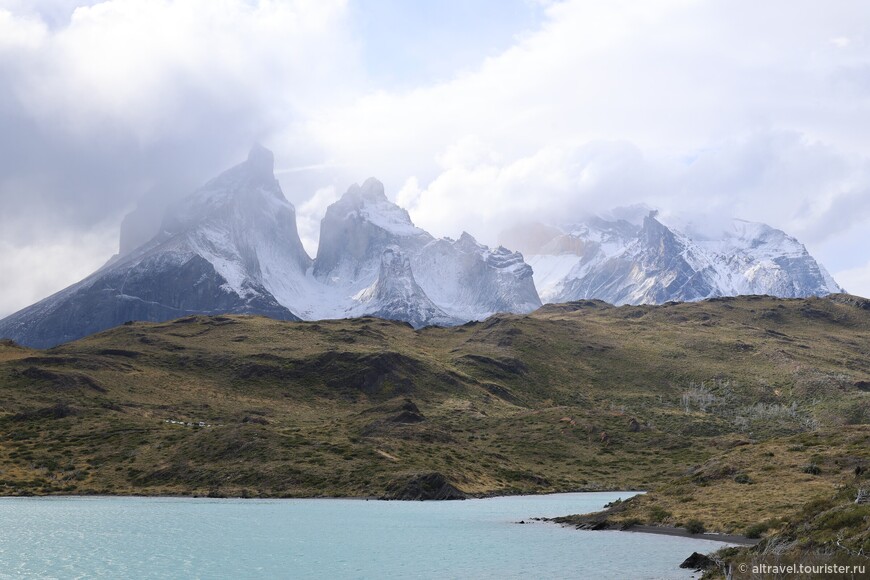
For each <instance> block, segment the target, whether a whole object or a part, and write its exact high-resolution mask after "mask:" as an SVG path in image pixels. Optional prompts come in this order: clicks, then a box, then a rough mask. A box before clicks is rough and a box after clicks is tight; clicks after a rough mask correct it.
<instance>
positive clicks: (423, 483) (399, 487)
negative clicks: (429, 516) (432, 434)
mask: <svg viewBox="0 0 870 580" xmlns="http://www.w3.org/2000/svg"><path fill="white" fill-rule="evenodd" d="M467 497H468V496H467V495H466V494H465V492H463V491H461V490H460V489H459V488H457V487H456V486H455V485H453V484H452V483H450V482H449V481H448V480H447V478H446V477H444V476H443V475H442V474H440V473H438V472H435V471H432V472H428V473H416V474H413V475H410V476H408V477H407V478H401V479H398V480H396V481H394V482H393V483H392V484H391V485H390V486H389V487H388V488H387V491H386V493H385V494H384V496H383V497H382V498H381V499H399V500H427V499H437V500H446V499H466V498H467Z"/></svg>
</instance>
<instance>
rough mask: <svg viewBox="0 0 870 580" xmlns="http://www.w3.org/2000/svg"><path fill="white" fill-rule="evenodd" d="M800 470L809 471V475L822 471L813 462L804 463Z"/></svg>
mask: <svg viewBox="0 0 870 580" xmlns="http://www.w3.org/2000/svg"><path fill="white" fill-rule="evenodd" d="M801 471H803V472H804V473H809V474H810V475H819V474H820V473H821V472H822V468H821V467H819V466H818V465H816V464H815V463H809V464H807V465H804V466H803V469H802V470H801Z"/></svg>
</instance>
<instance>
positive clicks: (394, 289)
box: [355, 246, 462, 328]
mask: <svg viewBox="0 0 870 580" xmlns="http://www.w3.org/2000/svg"><path fill="white" fill-rule="evenodd" d="M355 299H356V300H357V301H358V302H359V306H358V310H359V312H360V313H361V314H368V315H371V316H377V317H379V318H386V319H387V320H403V321H405V322H408V323H409V324H411V326H414V327H417V328H419V327H421V326H426V325H428V324H441V325H451V324H457V323H459V322H462V321H460V320H458V319H456V318H451V317H450V316H448V315H447V314H446V313H445V312H444V311H443V310H441V309H440V308H438V306H436V305H435V303H434V302H432V301H431V300H430V299H429V297H428V296H426V293H425V292H423V289H422V288H420V285H419V284H417V281H416V280H415V279H414V273H413V272H412V271H411V262H410V261H409V260H408V258H407V256H405V255H404V254H403V253H402V251H401V250H400V249H399V247H398V246H388V247H387V248H386V249H385V250H384V251H383V253H382V254H381V267H380V272H379V273H378V279H377V280H376V281H375V283H374V284H372V285H371V286H369V287H368V288H366V289H365V290H363V291H362V292H360V293H359V294H358V295H357V296H355Z"/></svg>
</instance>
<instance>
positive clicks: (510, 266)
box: [0, 146, 541, 347]
mask: <svg viewBox="0 0 870 580" xmlns="http://www.w3.org/2000/svg"><path fill="white" fill-rule="evenodd" d="M273 164H274V161H273V156H272V153H271V152H270V151H268V150H266V149H264V148H262V147H259V146H257V147H254V149H253V150H252V151H251V153H250V155H249V157H248V159H247V161H245V162H244V163H242V164H240V165H238V166H237V167H234V168H232V169H230V170H228V171H226V172H224V173H223V174H221V175H220V176H219V177H217V178H215V179H213V180H212V181H210V182H208V183H207V184H206V185H204V186H203V187H201V188H199V189H197V190H196V191H195V192H194V193H193V194H191V195H189V196H188V197H186V198H184V199H183V200H182V201H181V202H180V203H177V204H175V205H174V206H172V207H171V208H170V209H169V210H168V211H167V213H166V215H165V217H164V219H163V224H162V227H161V231H160V233H159V234H158V235H157V236H156V237H154V238H153V239H152V240H150V241H149V242H147V243H146V244H144V245H142V246H140V247H138V248H135V249H132V250H131V249H130V248H129V247H128V246H129V244H130V240H131V239H136V236H137V235H140V232H127V236H126V237H125V240H124V241H125V244H124V245H123V248H122V249H123V250H124V253H122V254H120V255H118V256H115V257H114V258H113V259H112V260H110V261H109V262H108V263H107V264H106V265H105V266H104V267H103V268H102V269H100V270H99V271H98V272H95V273H94V274H92V275H91V276H89V277H88V278H86V279H85V280H82V281H81V282H79V283H77V284H75V285H73V286H71V287H69V288H67V289H65V290H63V291H61V292H59V293H57V294H55V295H53V296H50V297H49V298H46V299H45V300H42V301H40V302H38V303H37V304H34V305H33V306H30V307H28V308H25V309H24V310H22V311H20V312H17V313H15V314H13V315H12V316H10V317H8V318H6V319H4V320H2V321H0V337H8V338H12V339H14V340H16V341H18V342H20V343H21V344H25V345H28V346H32V347H50V346H54V345H56V344H59V343H62V342H66V341H69V340H73V339H76V338H79V337H82V336H86V335H88V334H91V333H93V332H97V331H100V330H105V329H107V328H111V327H112V326H116V325H118V324H121V323H123V322H125V321H128V320H149V321H163V320H168V319H171V318H176V317H179V316H183V315H185V314H227V313H230V314H232V313H251V314H262V315H264V316H270V317H273V318H278V319H283V320H294V319H298V318H304V319H308V320H321V319H332V318H347V317H351V316H361V315H364V314H376V315H379V316H384V317H386V318H392V319H400V320H405V321H407V322H410V323H411V324H413V325H414V326H425V325H430V324H457V323H461V322H465V321H468V320H472V319H482V318H485V317H487V316H489V315H490V314H492V313H495V312H504V311H509V312H529V311H531V310H534V309H535V308H537V307H539V306H540V304H541V303H540V300H539V299H538V296H537V292H536V290H535V287H534V281H533V279H532V275H531V268H529V267H528V266H527V265H526V264H524V263H523V259H522V256H521V255H520V254H517V253H513V252H510V251H508V250H505V249H504V248H497V249H495V250H490V249H489V248H488V247H486V246H484V245H481V244H478V243H477V242H475V241H474V240H473V238H471V237H470V236H468V235H467V234H466V235H463V237H462V239H460V240H459V241H457V242H453V241H452V240H447V239H444V240H436V239H435V238H433V237H432V236H431V235H429V234H428V233H427V232H425V231H423V230H421V229H420V228H417V227H416V226H414V224H413V223H412V222H411V218H410V217H409V216H408V212H406V211H405V210H403V209H401V208H400V207H399V206H397V205H395V204H393V203H391V202H390V201H389V200H388V199H387V197H386V195H385V193H384V187H383V185H382V184H381V183H380V182H379V181H377V180H376V179H373V178H372V179H369V180H367V181H366V182H365V183H363V185H362V186H359V185H353V186H351V187H350V188H349V189H348V191H347V193H345V194H344V196H342V198H341V199H340V200H339V201H338V202H336V203H335V204H333V205H332V206H330V207H329V208H328V211H327V212H326V216H325V217H324V219H323V223H322V226H321V242H320V247H319V249H318V255H317V259H316V260H311V258H309V257H308V255H307V254H306V253H305V250H304V249H303V247H302V243H301V241H300V239H299V234H298V232H297V229H296V212H295V209H294V207H293V205H292V204H290V203H289V202H288V201H287V200H286V199H285V197H284V194H283V193H282V191H281V188H280V186H279V184H278V181H277V180H276V179H275V176H274V174H273ZM133 234H135V235H133ZM430 293H431V295H430Z"/></svg>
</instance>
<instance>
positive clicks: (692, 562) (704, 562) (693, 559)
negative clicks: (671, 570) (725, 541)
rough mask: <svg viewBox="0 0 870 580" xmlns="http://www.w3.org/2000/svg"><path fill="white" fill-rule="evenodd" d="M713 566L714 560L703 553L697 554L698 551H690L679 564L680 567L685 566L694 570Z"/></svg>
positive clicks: (697, 570) (698, 570) (714, 564)
mask: <svg viewBox="0 0 870 580" xmlns="http://www.w3.org/2000/svg"><path fill="white" fill-rule="evenodd" d="M715 566H716V561H715V560H713V559H712V558H710V557H709V556H705V555H704V554H699V553H698V552H692V555H691V556H689V557H688V558H686V559H685V560H684V561H683V563H682V564H680V568H687V569H689V570H694V571H696V572H700V571H702V570H708V569H710V568H713V567H715Z"/></svg>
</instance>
